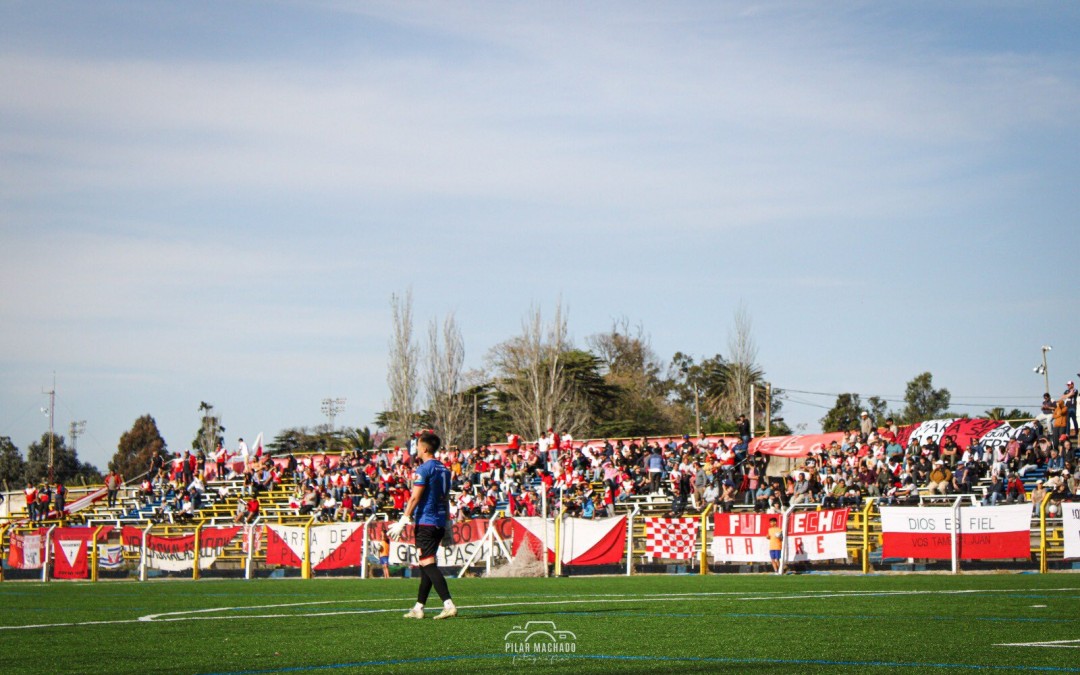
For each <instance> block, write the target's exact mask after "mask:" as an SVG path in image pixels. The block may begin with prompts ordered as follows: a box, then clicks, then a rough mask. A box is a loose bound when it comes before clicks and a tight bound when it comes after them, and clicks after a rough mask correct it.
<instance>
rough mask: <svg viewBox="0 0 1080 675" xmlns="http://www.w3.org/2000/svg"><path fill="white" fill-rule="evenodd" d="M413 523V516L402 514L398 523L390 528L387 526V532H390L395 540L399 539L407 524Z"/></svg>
mask: <svg viewBox="0 0 1080 675" xmlns="http://www.w3.org/2000/svg"><path fill="white" fill-rule="evenodd" d="M411 524H412V518H410V517H408V516H402V517H401V520H399V521H397V522H396V523H394V524H393V525H391V526H390V527H389V528H387V532H389V533H390V538H391V539H393V540H394V541H397V540H398V539H401V533H402V532H404V531H405V526H406V525H411Z"/></svg>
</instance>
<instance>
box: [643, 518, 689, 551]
mask: <svg viewBox="0 0 1080 675" xmlns="http://www.w3.org/2000/svg"><path fill="white" fill-rule="evenodd" d="M697 541H698V519H697V518H646V519H645V556H646V557H647V558H649V559H650V560H653V559H656V558H660V559H663V560H693V559H694V552H695V551H696V549H697Z"/></svg>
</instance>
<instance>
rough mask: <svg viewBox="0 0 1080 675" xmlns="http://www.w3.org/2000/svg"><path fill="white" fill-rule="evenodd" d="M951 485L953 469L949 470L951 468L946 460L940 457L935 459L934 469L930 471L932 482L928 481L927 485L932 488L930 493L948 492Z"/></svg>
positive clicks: (942, 493) (941, 493)
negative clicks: (947, 465) (946, 464)
mask: <svg viewBox="0 0 1080 675" xmlns="http://www.w3.org/2000/svg"><path fill="white" fill-rule="evenodd" d="M951 486H952V471H949V469H948V468H946V466H945V462H944V461H942V460H940V459H939V460H937V461H935V462H934V469H933V470H932V471H931V472H930V482H928V483H927V487H928V488H930V494H932V495H944V494H948V491H949V487H951Z"/></svg>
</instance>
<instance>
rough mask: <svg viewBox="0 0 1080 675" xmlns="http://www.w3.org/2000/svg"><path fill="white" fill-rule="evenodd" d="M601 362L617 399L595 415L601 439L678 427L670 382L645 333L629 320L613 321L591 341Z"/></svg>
mask: <svg viewBox="0 0 1080 675" xmlns="http://www.w3.org/2000/svg"><path fill="white" fill-rule="evenodd" d="M588 344H589V346H590V347H591V350H592V352H593V353H594V354H595V355H596V357H597V358H598V359H599V361H600V372H601V374H602V376H603V378H604V381H605V382H606V383H607V385H608V386H609V387H610V390H609V391H608V392H605V397H606V396H607V395H608V394H610V395H613V397H612V398H611V399H610V401H608V404H607V405H605V406H604V408H603V410H602V411H601V412H600V414H598V415H597V416H596V419H595V420H594V423H593V429H592V430H593V433H594V434H595V435H597V436H607V437H612V436H622V437H626V436H643V435H653V434H661V433H666V432H670V431H671V430H672V429H674V428H679V426H680V425H678V424H677V423H676V421H675V419H674V418H673V416H672V414H671V412H672V409H673V405H672V404H671V403H670V402H669V401H668V396H667V395H668V391H669V390H670V388H671V382H670V380H668V379H667V378H666V377H664V376H663V366H662V364H661V362H660V360H659V358H657V356H656V354H655V352H653V350H652V347H651V346H650V345H649V342H648V339H647V338H646V336H645V335H644V331H643V330H642V329H641V328H640V327H638V328H636V329H631V328H630V326H629V322H628V321H627V320H626V319H621V320H619V321H616V322H614V323H613V325H612V327H611V330H610V331H608V332H606V333H599V334H597V335H593V336H591V337H590V338H589V339H588Z"/></svg>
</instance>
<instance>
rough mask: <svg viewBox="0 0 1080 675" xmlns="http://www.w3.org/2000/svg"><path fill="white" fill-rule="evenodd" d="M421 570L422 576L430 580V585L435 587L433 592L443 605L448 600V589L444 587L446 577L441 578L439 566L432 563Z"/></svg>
mask: <svg viewBox="0 0 1080 675" xmlns="http://www.w3.org/2000/svg"><path fill="white" fill-rule="evenodd" d="M421 569H423V570H424V574H426V575H427V577H428V578H429V579H431V585H432V586H434V587H435V592H436V593H438V594H439V599H440V600H442V601H443V602H444V603H445V602H446V601H447V600H449V599H450V589H449V588H447V587H446V577H444V576H443V573H442V570H440V569H439V566H438V565H436V564H434V563H432V564H431V565H425V566H424V567H422V568H421Z"/></svg>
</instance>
